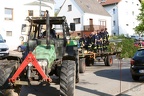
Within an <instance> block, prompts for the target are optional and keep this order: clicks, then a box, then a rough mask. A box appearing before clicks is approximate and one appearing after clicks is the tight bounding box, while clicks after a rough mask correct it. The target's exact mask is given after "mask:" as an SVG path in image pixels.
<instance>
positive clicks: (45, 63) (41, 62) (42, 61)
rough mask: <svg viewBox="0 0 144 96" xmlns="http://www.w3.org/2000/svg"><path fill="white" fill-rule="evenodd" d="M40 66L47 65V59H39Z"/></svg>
mask: <svg viewBox="0 0 144 96" xmlns="http://www.w3.org/2000/svg"><path fill="white" fill-rule="evenodd" d="M38 63H39V65H40V66H47V63H48V62H47V60H38Z"/></svg>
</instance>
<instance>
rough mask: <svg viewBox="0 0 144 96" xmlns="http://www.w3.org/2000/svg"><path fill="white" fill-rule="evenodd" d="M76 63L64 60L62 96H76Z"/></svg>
mask: <svg viewBox="0 0 144 96" xmlns="http://www.w3.org/2000/svg"><path fill="white" fill-rule="evenodd" d="M75 68H76V67H75V61H72V60H64V61H63V62H62V66H61V72H60V96H74V91H75V73H76V70H75Z"/></svg>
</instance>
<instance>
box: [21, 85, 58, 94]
mask: <svg viewBox="0 0 144 96" xmlns="http://www.w3.org/2000/svg"><path fill="white" fill-rule="evenodd" d="M30 94H31V95H30ZM20 96H59V90H58V89H56V88H54V87H51V86H50V85H45V86H44V85H33V86H23V87H22V89H21V93H20Z"/></svg>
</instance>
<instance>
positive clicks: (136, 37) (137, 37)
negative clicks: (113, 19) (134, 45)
mask: <svg viewBox="0 0 144 96" xmlns="http://www.w3.org/2000/svg"><path fill="white" fill-rule="evenodd" d="M131 38H132V39H134V40H139V39H140V37H139V36H135V35H132V36H131Z"/></svg>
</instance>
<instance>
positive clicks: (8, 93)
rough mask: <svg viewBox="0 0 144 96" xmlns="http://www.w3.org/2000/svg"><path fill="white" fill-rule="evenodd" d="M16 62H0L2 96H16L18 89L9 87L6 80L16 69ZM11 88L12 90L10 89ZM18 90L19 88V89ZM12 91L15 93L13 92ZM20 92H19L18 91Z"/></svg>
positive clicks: (5, 60) (6, 60)
mask: <svg viewBox="0 0 144 96" xmlns="http://www.w3.org/2000/svg"><path fill="white" fill-rule="evenodd" d="M18 66H19V65H18V62H17V60H8V59H4V60H0V74H1V75H0V88H1V90H3V91H2V92H3V95H2V96H18V95H17V94H19V93H18V89H17V88H18V87H13V86H11V85H9V82H8V79H9V78H10V77H12V75H13V74H14V73H15V71H16V69H17V67H18ZM12 87H13V88H12ZM19 88H20V87H19ZM14 90H15V91H16V92H14ZM19 92H20V90H19Z"/></svg>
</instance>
